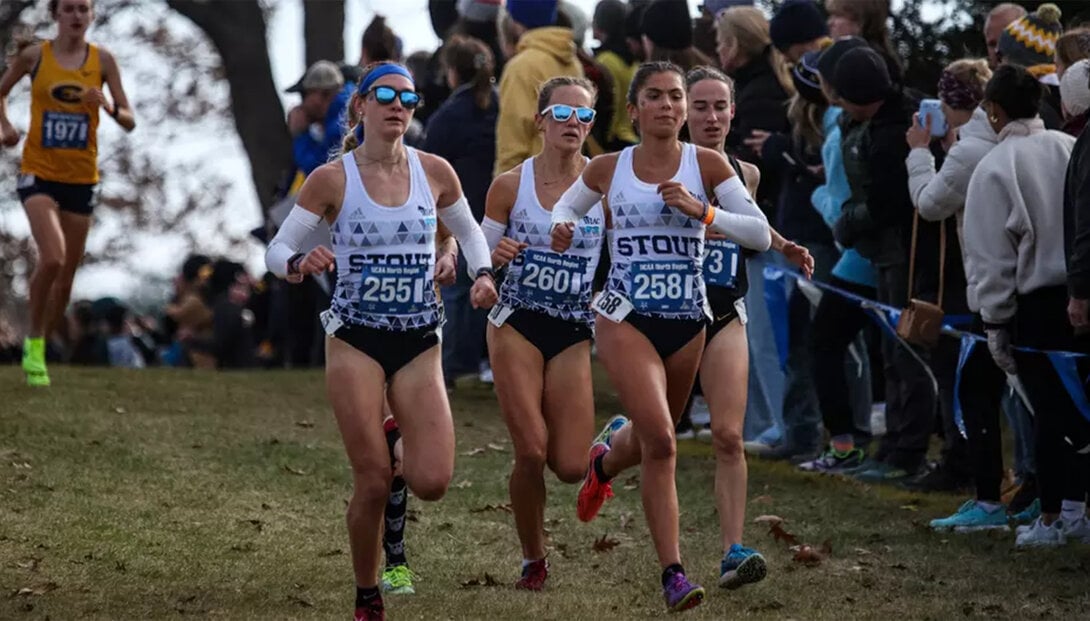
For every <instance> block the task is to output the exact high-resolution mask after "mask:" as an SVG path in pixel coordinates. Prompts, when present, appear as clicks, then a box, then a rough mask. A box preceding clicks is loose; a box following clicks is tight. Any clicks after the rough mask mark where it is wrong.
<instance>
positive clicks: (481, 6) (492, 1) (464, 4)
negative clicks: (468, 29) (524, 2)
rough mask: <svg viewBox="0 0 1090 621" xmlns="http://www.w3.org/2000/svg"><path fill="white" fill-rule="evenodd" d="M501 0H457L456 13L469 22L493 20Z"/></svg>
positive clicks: (498, 10) (497, 12)
mask: <svg viewBox="0 0 1090 621" xmlns="http://www.w3.org/2000/svg"><path fill="white" fill-rule="evenodd" d="M501 4H503V0H458V14H459V15H461V16H462V17H463V18H465V20H466V21H470V22H495V21H496V15H498V14H499V12H500V5H501Z"/></svg>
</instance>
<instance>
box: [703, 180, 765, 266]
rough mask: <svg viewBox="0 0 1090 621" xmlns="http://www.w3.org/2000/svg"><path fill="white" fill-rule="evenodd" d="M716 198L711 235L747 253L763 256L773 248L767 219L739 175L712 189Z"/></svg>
mask: <svg viewBox="0 0 1090 621" xmlns="http://www.w3.org/2000/svg"><path fill="white" fill-rule="evenodd" d="M715 197H716V198H717V199H719V207H717V208H713V209H715V218H714V219H713V220H712V223H711V225H710V228H711V229H712V230H713V231H715V232H716V233H722V234H723V235H726V236H727V239H729V240H731V241H732V242H734V243H736V244H738V245H740V246H742V247H744V248H748V249H750V250H756V251H758V252H764V251H765V250H768V249H769V248H770V247H771V246H772V233H770V232H769V230H768V219H767V218H765V214H764V212H762V211H761V209H760V208H759V207H757V204H756V203H754V202H753V198H752V197H750V195H749V190H747V189H746V186H745V185H743V184H742V180H741V178H739V176H738V175H734V176H733V177H731V178H730V179H727V180H726V181H724V182H723V183H720V184H719V185H717V186H715Z"/></svg>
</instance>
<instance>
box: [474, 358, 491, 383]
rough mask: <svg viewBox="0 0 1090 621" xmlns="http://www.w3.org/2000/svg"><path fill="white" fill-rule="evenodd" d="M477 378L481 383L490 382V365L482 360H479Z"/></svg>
mask: <svg viewBox="0 0 1090 621" xmlns="http://www.w3.org/2000/svg"><path fill="white" fill-rule="evenodd" d="M477 379H478V380H480V381H481V383H483V384H491V383H492V379H493V378H492V367H491V366H489V364H488V363H487V362H485V361H484V360H482V361H481V366H480V373H478V374H477Z"/></svg>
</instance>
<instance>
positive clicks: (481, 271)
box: [473, 267, 496, 281]
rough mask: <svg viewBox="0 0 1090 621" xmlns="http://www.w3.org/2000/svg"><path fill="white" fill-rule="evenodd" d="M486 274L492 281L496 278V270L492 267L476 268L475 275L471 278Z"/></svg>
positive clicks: (475, 278)
mask: <svg viewBox="0 0 1090 621" xmlns="http://www.w3.org/2000/svg"><path fill="white" fill-rule="evenodd" d="M486 274H487V275H488V276H489V278H491V279H492V280H493V281H494V280H496V270H494V269H492V268H491V267H482V268H481V269H479V270H477V276H476V277H474V279H473V280H477V278H480V277H481V276H484V275H486Z"/></svg>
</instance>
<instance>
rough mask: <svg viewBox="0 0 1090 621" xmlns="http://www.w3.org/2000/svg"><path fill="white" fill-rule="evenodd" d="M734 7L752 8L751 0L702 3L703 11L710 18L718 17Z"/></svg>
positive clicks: (707, 1) (711, 0)
mask: <svg viewBox="0 0 1090 621" xmlns="http://www.w3.org/2000/svg"><path fill="white" fill-rule="evenodd" d="M736 6H753V0H705V2H704V10H705V11H707V12H708V14H710V15H711V16H712V17H719V14H720V13H722V12H723V11H726V10H727V9H732V8H734V7H736Z"/></svg>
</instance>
